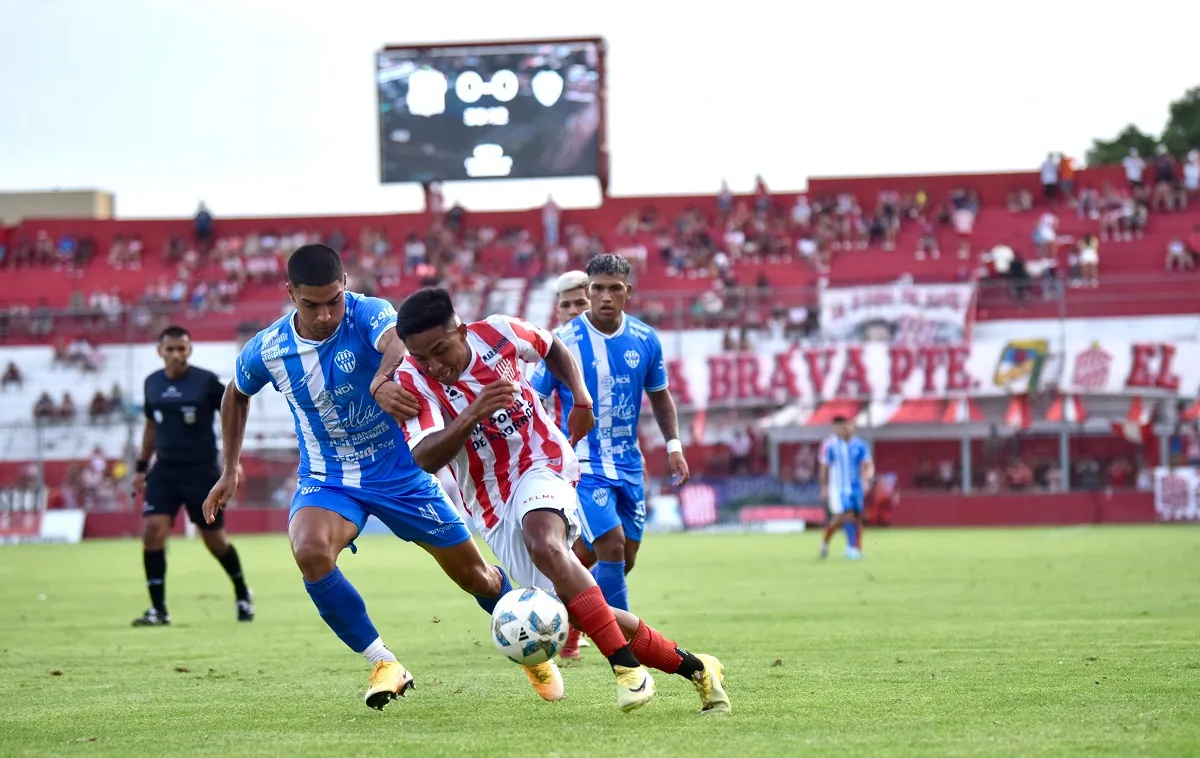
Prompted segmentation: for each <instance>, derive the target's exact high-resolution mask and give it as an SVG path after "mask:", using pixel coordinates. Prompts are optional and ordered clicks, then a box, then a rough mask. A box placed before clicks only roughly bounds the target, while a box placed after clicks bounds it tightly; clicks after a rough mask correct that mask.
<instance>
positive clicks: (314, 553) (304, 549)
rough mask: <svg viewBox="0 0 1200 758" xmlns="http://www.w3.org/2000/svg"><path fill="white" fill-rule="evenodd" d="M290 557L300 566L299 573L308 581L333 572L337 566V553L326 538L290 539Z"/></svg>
mask: <svg viewBox="0 0 1200 758" xmlns="http://www.w3.org/2000/svg"><path fill="white" fill-rule="evenodd" d="M292 557H294V558H295V559H296V565H297V566H299V567H300V573H302V574H303V575H304V578H305V579H306V580H308V581H310V582H315V581H317V580H319V579H321V578H322V577H325V576H328V575H329V574H331V573H333V570H334V569H335V568H336V567H337V553H336V552H334V551H333V549H332V546H331V545H330V544H329V541H328V540H323V539H319V538H311V537H300V538H293V539H292Z"/></svg>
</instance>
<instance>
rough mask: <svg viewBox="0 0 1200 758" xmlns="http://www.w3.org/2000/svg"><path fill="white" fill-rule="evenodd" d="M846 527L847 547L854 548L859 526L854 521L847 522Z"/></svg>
mask: <svg viewBox="0 0 1200 758" xmlns="http://www.w3.org/2000/svg"><path fill="white" fill-rule="evenodd" d="M844 527H845V529H846V547H854V545H855V542H854V532H855V530H856V529H858V525H857V524H855V523H854V522H853V521H847V522H846V523H845V524H844Z"/></svg>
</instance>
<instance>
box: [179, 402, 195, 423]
mask: <svg viewBox="0 0 1200 758" xmlns="http://www.w3.org/2000/svg"><path fill="white" fill-rule="evenodd" d="M179 410H181V411H183V421H184V423H187V424H194V423H196V406H194V405H185V406H183V407H181V408H180V409H179Z"/></svg>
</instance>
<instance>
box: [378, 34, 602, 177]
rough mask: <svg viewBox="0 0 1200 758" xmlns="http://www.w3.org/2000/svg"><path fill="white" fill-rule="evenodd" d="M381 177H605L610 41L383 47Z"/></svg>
mask: <svg viewBox="0 0 1200 758" xmlns="http://www.w3.org/2000/svg"><path fill="white" fill-rule="evenodd" d="M376 81H377V84H378V88H379V154H380V155H379V157H380V178H381V179H382V181H383V182H385V183H389V182H422V183H425V182H432V181H454V180H465V179H498V178H503V179H517V178H522V179H530V178H547V177H574V176H599V175H600V174H601V169H602V156H601V150H602V148H601V146H602V142H603V132H604V41H603V40H601V39H587V40H548V41H533V42H504V43H487V44H473V45H440V46H426V47H388V48H385V49H383V50H381V51H380V52H379V53H378V56H377V61H376Z"/></svg>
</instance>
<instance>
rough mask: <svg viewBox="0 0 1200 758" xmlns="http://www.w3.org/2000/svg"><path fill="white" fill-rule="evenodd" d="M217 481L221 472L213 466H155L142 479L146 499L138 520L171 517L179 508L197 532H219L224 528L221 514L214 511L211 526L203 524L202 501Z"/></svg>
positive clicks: (165, 464)
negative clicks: (186, 515) (184, 511)
mask: <svg viewBox="0 0 1200 758" xmlns="http://www.w3.org/2000/svg"><path fill="white" fill-rule="evenodd" d="M220 478H221V469H220V468H219V467H218V466H216V465H215V464H200V465H198V466H197V465H180V464H175V463H155V464H154V468H152V469H150V473H149V474H147V475H146V498H145V501H144V504H143V505H142V516H143V517H145V516H170V517H171V523H172V524H174V523H175V516H176V514H178V513H179V508H180V506H182V507H184V508H187V514H188V518H190V519H191V520H192V523H193V524H195V525H196V526H197V528H199V529H201V530H204V531H212V530H216V529H221V528H223V527H224V526H225V511H224V510H220V511H217V518H216V520H215V521H213V522H212V523H211V524H207V523H205V521H204V498H206V497H208V493H209V490H211V489H212V488H213V485H214V484H216V483H217V480H218V479H220Z"/></svg>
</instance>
